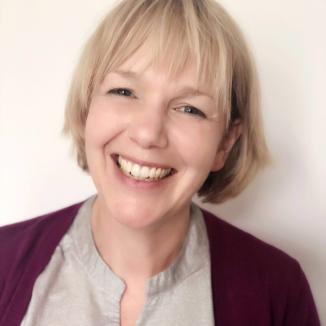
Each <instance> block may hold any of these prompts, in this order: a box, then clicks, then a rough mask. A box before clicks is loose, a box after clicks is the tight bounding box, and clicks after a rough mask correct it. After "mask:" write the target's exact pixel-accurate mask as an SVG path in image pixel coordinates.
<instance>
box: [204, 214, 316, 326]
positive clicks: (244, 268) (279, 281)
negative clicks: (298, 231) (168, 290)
mask: <svg viewBox="0 0 326 326" xmlns="http://www.w3.org/2000/svg"><path fill="white" fill-rule="evenodd" d="M203 214H204V220H205V223H206V227H207V234H208V239H209V244H210V254H211V265H212V282H213V284H212V286H213V295H214V300H215V301H216V302H217V305H218V306H219V307H223V309H222V310H223V311H226V310H227V309H228V307H230V306H232V307H238V306H239V307H240V306H241V307H245V308H246V309H245V311H244V312H243V315H241V313H239V316H241V318H242V319H245V318H249V317H248V316H249V315H250V313H252V317H253V316H255V318H258V316H260V318H262V319H263V318H266V316H267V315H268V314H267V313H266V314H264V313H262V312H264V311H265V312H268V311H270V313H271V314H272V316H273V318H274V319H275V320H280V321H281V320H283V321H285V320H286V322H285V324H286V325H308V324H309V325H319V322H318V315H317V312H316V307H315V304H314V300H313V297H312V293H311V290H310V287H309V284H308V282H307V279H306V277H305V274H304V272H303V271H302V269H301V266H300V264H299V263H298V262H297V260H295V259H294V258H292V257H291V256H289V255H288V254H286V253H285V252H283V251H282V250H280V249H278V248H276V247H274V246H272V245H270V244H267V243H266V242H264V241H262V240H260V239H258V238H256V237H254V236H253V235H251V234H249V233H247V232H245V231H243V230H240V229H239V228H237V227H235V226H232V225H231V224H229V223H227V222H225V221H223V220H222V219H220V218H218V217H216V216H214V215H213V214H211V213H209V212H207V211H203ZM217 293H218V295H217ZM220 297H222V298H223V299H220ZM225 298H227V300H225ZM225 301H228V304H227V306H225V305H226V303H225ZM244 302H246V304H245V305H244V304H243V303H244ZM240 311H241V310H240ZM230 314H231V315H232V312H230ZM239 318H240V317H239ZM257 320H258V319H257Z"/></svg>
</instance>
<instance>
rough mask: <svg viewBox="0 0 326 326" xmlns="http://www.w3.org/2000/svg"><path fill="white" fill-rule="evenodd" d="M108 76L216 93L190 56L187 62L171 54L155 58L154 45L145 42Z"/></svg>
mask: <svg viewBox="0 0 326 326" xmlns="http://www.w3.org/2000/svg"><path fill="white" fill-rule="evenodd" d="M107 74H108V75H109V76H112V75H119V76H121V77H123V78H125V79H130V80H135V81H146V80H155V81H157V82H158V83H159V82H162V83H163V82H169V83H170V84H171V86H173V85H175V86H177V85H179V84H180V85H183V86H185V87H186V86H188V87H189V88H192V89H196V90H198V91H199V90H201V89H202V90H203V89H204V90H205V93H209V94H210V95H212V94H213V87H212V84H211V83H209V81H208V79H205V76H204V75H203V74H201V73H200V71H199V69H198V65H197V64H196V61H195V59H194V57H193V56H191V55H190V54H189V55H188V56H187V57H186V58H184V60H179V61H178V62H175V61H174V56H173V57H171V56H169V55H168V53H165V54H164V55H156V54H155V52H154V51H153V46H152V45H151V42H149V41H147V42H145V43H144V44H143V45H142V46H141V47H139V48H138V49H137V50H136V51H134V53H132V54H131V55H130V56H129V57H128V58H127V59H126V60H124V61H123V62H121V63H118V64H116V65H113V66H112V67H111V68H110V69H109V71H108V72H107Z"/></svg>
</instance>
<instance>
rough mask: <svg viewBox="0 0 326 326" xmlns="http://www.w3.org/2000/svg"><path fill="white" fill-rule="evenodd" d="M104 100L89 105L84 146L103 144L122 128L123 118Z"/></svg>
mask: <svg viewBox="0 0 326 326" xmlns="http://www.w3.org/2000/svg"><path fill="white" fill-rule="evenodd" d="M103 102H104V101H96V102H95V103H94V104H92V105H91V106H90V109H89V114H88V117H87V120H86V126H85V144H86V146H89V147H90V146H103V145H105V144H106V143H107V142H109V141H110V140H111V139H112V138H114V137H115V136H116V135H117V134H119V132H121V130H123V125H124V123H123V119H122V117H121V115H120V114H118V113H119V110H116V109H114V110H113V108H112V107H110V106H109V105H108V104H107V103H103Z"/></svg>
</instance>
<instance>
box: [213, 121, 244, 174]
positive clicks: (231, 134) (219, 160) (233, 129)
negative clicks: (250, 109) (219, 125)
mask: <svg viewBox="0 0 326 326" xmlns="http://www.w3.org/2000/svg"><path fill="white" fill-rule="evenodd" d="M242 130H243V125H242V122H241V120H240V119H237V120H235V121H234V122H233V123H232V125H231V126H230V128H229V130H228V132H227V133H226V134H225V136H224V138H223V140H222V141H221V144H220V146H219V148H218V151H217V153H216V157H215V161H214V164H213V167H212V170H211V171H212V172H216V171H218V170H220V169H222V168H223V166H224V164H225V161H226V160H227V158H228V156H229V154H230V152H231V150H232V148H233V146H234V144H235V143H236V141H237V140H238V139H239V138H240V136H241V134H242Z"/></svg>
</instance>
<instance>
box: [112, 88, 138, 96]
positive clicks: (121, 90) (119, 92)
mask: <svg viewBox="0 0 326 326" xmlns="http://www.w3.org/2000/svg"><path fill="white" fill-rule="evenodd" d="M107 94H115V95H119V96H125V97H134V95H133V92H132V90H130V89H128V88H113V89H110V90H109V91H108V92H107Z"/></svg>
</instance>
